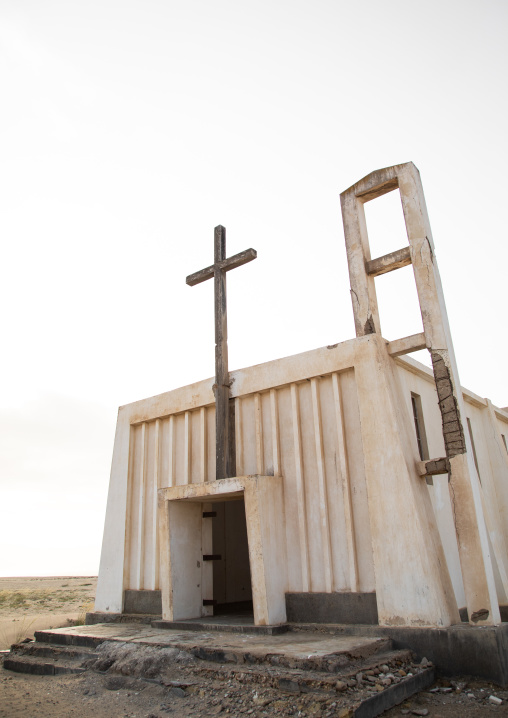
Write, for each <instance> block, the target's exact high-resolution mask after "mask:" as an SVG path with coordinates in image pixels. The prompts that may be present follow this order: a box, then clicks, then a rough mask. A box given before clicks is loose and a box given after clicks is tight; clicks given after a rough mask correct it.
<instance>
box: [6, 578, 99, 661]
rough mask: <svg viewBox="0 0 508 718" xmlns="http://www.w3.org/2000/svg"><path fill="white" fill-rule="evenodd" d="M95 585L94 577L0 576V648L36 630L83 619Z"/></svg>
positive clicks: (91, 602) (28, 635)
mask: <svg viewBox="0 0 508 718" xmlns="http://www.w3.org/2000/svg"><path fill="white" fill-rule="evenodd" d="M96 587H97V577H96V576H45V577H22V578H0V649H3V648H8V647H9V646H10V645H11V643H16V642H17V641H21V640H23V639H24V638H32V637H33V634H34V631H37V630H41V629H44V628H60V627H62V626H69V625H75V624H76V622H83V621H84V614H85V612H86V611H91V610H93V602H94V599H95V589H96Z"/></svg>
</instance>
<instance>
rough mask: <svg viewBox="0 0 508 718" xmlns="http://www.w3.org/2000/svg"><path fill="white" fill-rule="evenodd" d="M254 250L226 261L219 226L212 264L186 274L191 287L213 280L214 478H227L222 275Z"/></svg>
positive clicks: (223, 230) (248, 259)
mask: <svg viewBox="0 0 508 718" xmlns="http://www.w3.org/2000/svg"><path fill="white" fill-rule="evenodd" d="M257 256H258V255H257V252H256V250H255V249H246V250H245V251H244V252H240V253H239V254H235V255H234V256H233V257H229V259H226V228H225V227H222V225H220V224H219V226H218V227H215V230H214V258H213V264H212V265H211V266H210V267H206V269H201V270H200V271H199V272H195V273H194V274H189V276H188V277H187V278H186V280H185V281H186V283H187V284H188V285H189V286H190V287H193V286H194V285H195V284H200V283H201V282H204V281H206V280H207V279H211V278H212V277H213V278H214V280H215V386H214V390H215V478H216V479H225V478H227V459H228V454H229V387H230V382H229V369H228V324H227V304H226V272H229V270H230V269H235V267H240V266H241V265H242V264H246V263H247V262H251V261H252V260H253V259H256V257H257Z"/></svg>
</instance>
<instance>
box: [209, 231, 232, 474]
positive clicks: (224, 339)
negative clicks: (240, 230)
mask: <svg viewBox="0 0 508 718" xmlns="http://www.w3.org/2000/svg"><path fill="white" fill-rule="evenodd" d="M213 259H214V266H215V270H214V284H215V462H216V463H215V478H216V479H225V478H226V477H227V475H228V473H230V472H228V470H227V469H228V467H227V460H228V454H229V368H228V316H227V302H226V272H225V270H224V269H221V268H220V263H221V262H223V261H224V260H225V259H226V228H225V227H222V225H219V226H218V227H215V229H214V258H213Z"/></svg>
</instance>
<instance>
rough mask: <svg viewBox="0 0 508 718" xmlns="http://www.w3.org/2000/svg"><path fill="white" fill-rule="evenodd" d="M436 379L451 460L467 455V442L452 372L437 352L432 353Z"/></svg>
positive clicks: (445, 438)
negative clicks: (454, 392)
mask: <svg viewBox="0 0 508 718" xmlns="http://www.w3.org/2000/svg"><path fill="white" fill-rule="evenodd" d="M431 357H432V366H433V368H434V378H435V380H436V388H437V395H438V398H439V408H440V410H441V418H442V421H443V437H444V442H445V449H446V456H447V457H448V458H449V459H451V458H452V457H454V456H457V455H458V454H465V453H466V442H465V439H464V430H463V428H462V423H461V421H460V414H459V408H458V406H457V398H456V397H455V396H454V394H453V384H452V380H451V376H450V370H449V368H448V367H447V366H446V363H445V361H444V359H443V357H442V356H441V354H439V353H438V352H436V351H431Z"/></svg>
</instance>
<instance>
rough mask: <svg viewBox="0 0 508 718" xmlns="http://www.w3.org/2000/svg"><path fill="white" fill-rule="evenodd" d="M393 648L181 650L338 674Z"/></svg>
mask: <svg viewBox="0 0 508 718" xmlns="http://www.w3.org/2000/svg"><path fill="white" fill-rule="evenodd" d="M391 647H392V643H391V641H390V639H389V638H368V639H366V638H357V639H355V640H349V642H347V639H343V640H341V641H339V640H330V641H326V642H325V641H323V642H322V643H321V644H320V645H316V644H312V643H302V644H295V643H293V644H292V645H291V644H290V645H288V646H286V647H285V648H284V649H282V647H280V646H279V645H272V644H271V643H270V642H269V641H267V642H266V643H264V644H258V645H255V644H253V643H250V642H245V644H244V645H243V646H234V645H228V646H225V647H222V646H209V645H195V646H191V647H190V646H189V645H188V644H187V645H186V644H183V643H181V644H178V648H181V649H183V650H186V651H188V652H189V653H191V654H192V655H193V656H195V657H196V658H200V659H201V660H204V661H212V662H214V663H228V664H230V663H232V664H240V665H241V664H248V665H249V664H250V665H254V664H257V665H263V666H276V667H279V668H291V669H300V670H303V671H320V672H326V673H338V672H339V671H340V670H341V669H342V668H344V667H345V666H348V665H350V664H351V663H356V662H357V661H358V660H359V659H365V658H368V657H369V656H372V655H373V654H377V653H383V652H386V651H388V650H390V648H391Z"/></svg>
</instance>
